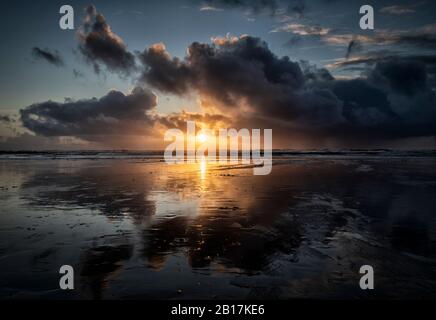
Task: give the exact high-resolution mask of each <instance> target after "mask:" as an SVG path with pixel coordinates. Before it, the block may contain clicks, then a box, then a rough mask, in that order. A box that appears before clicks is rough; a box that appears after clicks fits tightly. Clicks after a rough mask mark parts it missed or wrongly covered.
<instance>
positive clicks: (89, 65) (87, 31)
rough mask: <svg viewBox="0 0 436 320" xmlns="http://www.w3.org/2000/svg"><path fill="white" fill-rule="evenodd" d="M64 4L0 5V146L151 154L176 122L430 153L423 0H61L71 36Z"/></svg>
mask: <svg viewBox="0 0 436 320" xmlns="http://www.w3.org/2000/svg"><path fill="white" fill-rule="evenodd" d="M64 4H66V3H65V1H39V2H30V1H2V3H1V4H0V10H1V11H0V12H1V15H2V19H0V30H1V31H0V32H1V33H2V36H1V38H2V41H3V46H2V48H3V50H1V51H0V65H1V71H2V72H1V73H0V150H29V149H32V150H35V149H162V148H163V147H164V146H165V144H164V142H163V132H164V131H165V130H166V129H169V128H174V127H178V128H183V126H184V124H185V122H186V120H195V121H197V124H198V126H199V128H211V129H218V128H221V127H224V128H248V129H253V128H264V129H265V128H271V129H272V130H273V146H274V147H275V148H304V149H319V148H363V147H365V148H384V147H390V148H408V149H420V148H434V147H435V145H436V140H435V135H436V126H435V123H436V103H435V102H436V96H435V85H436V55H435V53H436V51H435V50H436V3H435V2H434V1H425V0H423V1H398V0H396V1H387V0H386V1H380V0H379V1H365V2H362V1H354V0H353V1H345V0H315V1H308V0H252V1H248V0H178V1H171V0H160V1H133V0H128V1H110V0H105V1H93V2H88V1H74V2H71V3H70V5H71V6H72V7H73V8H74V24H75V28H74V30H62V29H60V27H59V19H60V18H61V14H59V8H60V7H61V6H62V5H64ZM363 4H369V5H372V6H373V8H374V14H375V16H374V21H375V28H374V30H361V29H360V27H359V19H360V17H361V15H360V14H359V8H360V6H361V5H363Z"/></svg>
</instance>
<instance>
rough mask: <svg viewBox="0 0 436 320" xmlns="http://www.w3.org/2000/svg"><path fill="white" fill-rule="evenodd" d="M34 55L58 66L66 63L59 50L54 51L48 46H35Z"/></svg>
mask: <svg viewBox="0 0 436 320" xmlns="http://www.w3.org/2000/svg"><path fill="white" fill-rule="evenodd" d="M32 56H33V57H34V58H36V59H42V60H45V61H47V62H48V63H50V64H52V65H54V66H56V67H62V66H63V65H64V60H63V59H62V57H61V55H60V53H59V52H58V51H57V50H55V51H52V50H50V49H47V48H46V49H41V48H38V47H33V48H32Z"/></svg>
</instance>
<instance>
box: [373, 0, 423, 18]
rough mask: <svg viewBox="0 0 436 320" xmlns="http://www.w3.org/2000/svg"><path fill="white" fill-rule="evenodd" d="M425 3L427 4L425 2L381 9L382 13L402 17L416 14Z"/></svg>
mask: <svg viewBox="0 0 436 320" xmlns="http://www.w3.org/2000/svg"><path fill="white" fill-rule="evenodd" d="M425 3H426V2H425V1H423V2H418V3H412V4H404V5H392V6H386V7H383V8H381V9H380V12H381V13H387V14H393V15H399V16H402V15H406V14H411V13H414V12H415V11H416V8H418V7H420V6H422V5H424V4H425Z"/></svg>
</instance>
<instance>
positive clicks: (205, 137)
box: [197, 133, 207, 143]
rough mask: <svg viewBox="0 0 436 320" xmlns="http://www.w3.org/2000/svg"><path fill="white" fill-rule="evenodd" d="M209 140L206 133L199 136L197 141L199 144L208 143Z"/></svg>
mask: <svg viewBox="0 0 436 320" xmlns="http://www.w3.org/2000/svg"><path fill="white" fill-rule="evenodd" d="M206 140H207V135H205V134H204V133H200V134H199V135H197V141H198V142H201V143H203V142H206Z"/></svg>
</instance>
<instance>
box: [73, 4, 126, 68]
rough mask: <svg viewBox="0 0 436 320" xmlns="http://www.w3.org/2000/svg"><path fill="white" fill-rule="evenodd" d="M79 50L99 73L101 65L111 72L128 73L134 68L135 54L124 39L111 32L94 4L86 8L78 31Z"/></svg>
mask: <svg viewBox="0 0 436 320" xmlns="http://www.w3.org/2000/svg"><path fill="white" fill-rule="evenodd" d="M78 38H79V42H80V44H79V51H80V52H81V53H82V54H83V56H84V57H85V59H86V61H88V62H89V63H90V64H92V65H93V67H94V71H95V72H96V73H99V72H100V70H101V68H100V66H101V65H103V66H105V67H106V69H107V70H109V71H111V72H117V73H119V74H121V75H128V74H129V73H130V72H131V71H133V70H134V68H135V56H134V55H133V54H132V53H131V52H129V51H128V50H127V45H126V44H125V43H124V41H123V40H122V39H121V38H120V37H119V36H118V35H116V34H115V33H114V32H112V30H111V28H110V26H109V24H108V23H107V22H106V19H105V18H104V16H103V15H102V14H100V13H98V12H97V10H96V8H95V7H94V6H89V7H87V8H86V15H85V19H84V22H83V25H82V26H81V30H80V31H79V32H78Z"/></svg>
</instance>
